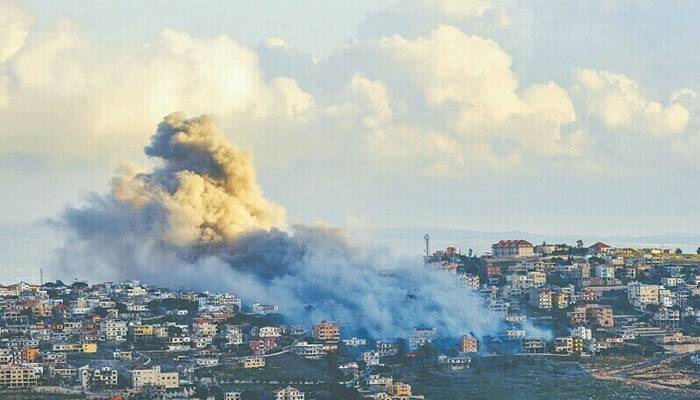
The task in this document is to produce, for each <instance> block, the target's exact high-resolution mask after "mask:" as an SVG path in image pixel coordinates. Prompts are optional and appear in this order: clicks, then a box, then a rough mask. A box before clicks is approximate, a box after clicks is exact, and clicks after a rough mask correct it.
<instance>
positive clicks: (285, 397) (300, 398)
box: [273, 386, 304, 400]
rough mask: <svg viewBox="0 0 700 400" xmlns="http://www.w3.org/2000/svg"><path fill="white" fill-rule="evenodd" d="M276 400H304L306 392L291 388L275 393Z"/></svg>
mask: <svg viewBox="0 0 700 400" xmlns="http://www.w3.org/2000/svg"><path fill="white" fill-rule="evenodd" d="M273 394H274V396H275V400H304V392H302V391H299V389H297V388H293V387H291V386H289V387H286V388H284V389H278V390H275V391H274V392H273Z"/></svg>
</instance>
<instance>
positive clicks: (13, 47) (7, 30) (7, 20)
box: [0, 0, 34, 64]
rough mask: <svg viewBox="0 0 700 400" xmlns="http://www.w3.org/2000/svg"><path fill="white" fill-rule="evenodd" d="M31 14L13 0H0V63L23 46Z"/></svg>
mask: <svg viewBox="0 0 700 400" xmlns="http://www.w3.org/2000/svg"><path fill="white" fill-rule="evenodd" d="M33 22H34V17H33V16H32V14H31V13H30V12H29V11H28V10H27V9H26V8H24V7H23V6H21V5H19V4H18V3H17V2H16V1H14V0H0V64H2V63H3V62H5V61H7V60H9V59H10V58H11V57H12V56H14V55H15V54H16V53H17V52H18V51H19V50H20V49H21V48H22V47H24V44H25V41H26V39H27V35H28V34H29V26H30V25H31V24H32V23H33Z"/></svg>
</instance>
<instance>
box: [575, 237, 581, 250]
mask: <svg viewBox="0 0 700 400" xmlns="http://www.w3.org/2000/svg"><path fill="white" fill-rule="evenodd" d="M576 247H578V248H579V249H580V248H581V247H583V240H581V239H579V240H577V241H576Z"/></svg>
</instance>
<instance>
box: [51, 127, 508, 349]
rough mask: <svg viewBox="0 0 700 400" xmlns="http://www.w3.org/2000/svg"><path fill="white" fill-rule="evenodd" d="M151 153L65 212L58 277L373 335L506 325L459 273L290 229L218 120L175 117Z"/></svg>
mask: <svg viewBox="0 0 700 400" xmlns="http://www.w3.org/2000/svg"><path fill="white" fill-rule="evenodd" d="M145 152H146V154H147V155H148V156H150V157H153V158H154V160H155V161H156V163H157V166H156V167H154V168H153V169H151V170H150V171H144V170H142V171H139V170H138V169H137V168H134V167H129V166H126V167H123V168H122V170H121V171H120V173H119V174H118V175H117V176H116V177H115V178H114V179H113V182H112V191H111V193H109V194H106V195H97V194H95V195H92V196H91V197H90V198H89V199H87V204H86V205H84V206H82V207H72V208H69V209H67V210H66V211H65V212H64V213H63V215H62V217H61V218H60V220H59V221H58V224H59V225H60V226H61V227H62V228H63V229H64V230H65V231H66V242H65V245H64V246H63V248H62V249H61V250H60V251H59V254H58V257H57V259H56V266H55V269H54V271H56V273H55V275H56V278H62V279H72V278H73V277H78V278H81V279H83V278H90V279H97V280H127V279H142V280H145V281H147V282H150V283H156V284H162V285H166V286H169V287H175V288H177V287H184V288H193V289H209V290H229V291H232V292H235V293H238V294H240V295H241V296H243V298H244V300H245V301H263V302H274V303H277V304H280V306H281V308H282V312H283V313H284V314H285V315H287V316H290V317H291V319H292V320H294V321H296V322H299V323H307V324H308V323H310V322H314V321H318V320H321V319H333V320H339V321H341V322H344V323H347V324H349V325H350V326H351V327H353V328H355V329H357V330H359V331H364V332H366V333H368V334H370V335H373V336H375V337H392V336H401V335H406V334H408V333H410V332H411V331H412V329H413V328H414V327H416V326H431V327H436V328H438V330H439V331H440V332H441V333H442V334H445V335H460V334H463V333H466V332H474V333H475V334H477V335H484V334H489V333H494V331H495V330H496V329H497V327H498V324H499V322H498V321H499V318H497V317H496V316H495V315H493V314H491V313H489V312H488V311H487V310H485V309H483V308H482V306H481V303H480V299H479V298H478V297H476V296H474V295H472V294H470V293H469V292H467V291H465V290H464V288H463V287H461V286H460V285H459V284H458V282H457V279H456V278H455V277H454V276H453V275H449V274H447V273H444V272H438V271H432V270H430V269H428V268H426V267H425V266H424V265H423V264H422V263H420V262H417V261H416V260H398V259H395V258H393V257H391V256H390V255H388V254H387V253H386V251H383V250H381V249H359V248H354V247H352V246H351V245H349V244H348V243H347V240H346V238H345V236H344V235H343V233H342V232H341V231H340V230H337V229H331V228H325V227H309V226H294V227H292V228H290V229H288V228H287V226H286V222H285V212H284V209H282V208H281V207H279V206H277V205H275V204H273V203H271V202H270V201H268V200H266V199H265V198H264V196H263V194H262V191H261V189H260V187H259V186H258V184H257V182H256V179H255V171H254V169H253V166H252V161H251V158H250V155H249V154H248V153H246V152H244V151H241V150H239V149H236V148H235V147H233V146H231V145H229V144H228V143H226V141H225V139H224V137H223V135H222V134H221V133H220V132H219V130H218V129H217V128H216V126H215V123H214V120H213V119H212V118H211V117H208V116H201V117H197V118H191V119H186V118H185V117H184V115H182V114H171V115H168V116H167V117H165V119H164V121H163V122H161V123H160V125H159V126H158V129H157V131H156V133H155V134H154V135H153V137H152V138H151V143H150V144H149V145H148V146H147V147H146V148H145Z"/></svg>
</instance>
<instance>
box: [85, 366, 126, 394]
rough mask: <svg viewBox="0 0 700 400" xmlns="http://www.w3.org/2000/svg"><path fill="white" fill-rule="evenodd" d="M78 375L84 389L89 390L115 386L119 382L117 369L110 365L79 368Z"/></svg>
mask: <svg viewBox="0 0 700 400" xmlns="http://www.w3.org/2000/svg"><path fill="white" fill-rule="evenodd" d="M78 376H79V378H80V384H81V385H82V387H83V389H88V390H99V389H108V388H115V387H117V383H118V374H117V370H116V369H112V368H109V367H103V368H90V367H88V366H85V367H82V368H78Z"/></svg>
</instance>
